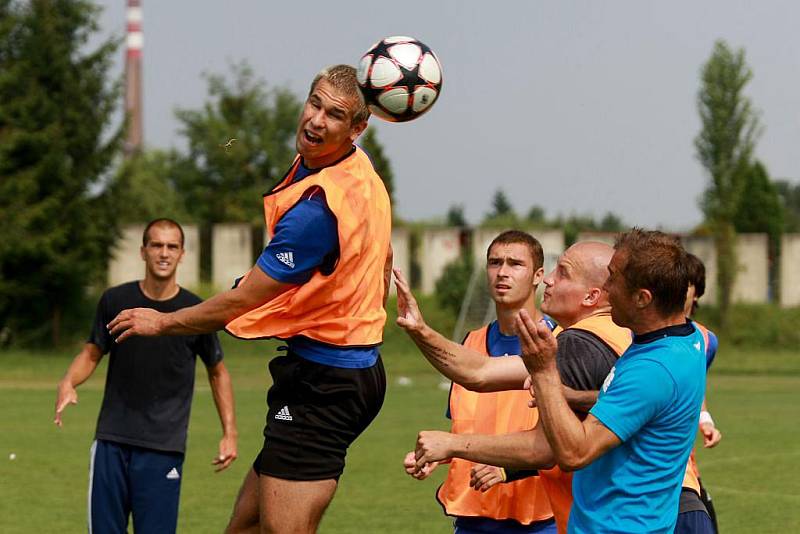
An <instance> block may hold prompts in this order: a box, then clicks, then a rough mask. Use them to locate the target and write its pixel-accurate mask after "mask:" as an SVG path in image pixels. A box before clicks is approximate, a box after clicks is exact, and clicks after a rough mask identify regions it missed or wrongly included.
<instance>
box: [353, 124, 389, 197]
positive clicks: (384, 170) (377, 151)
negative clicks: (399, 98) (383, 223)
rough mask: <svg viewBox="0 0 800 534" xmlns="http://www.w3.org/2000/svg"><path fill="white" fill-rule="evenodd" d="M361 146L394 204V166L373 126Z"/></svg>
mask: <svg viewBox="0 0 800 534" xmlns="http://www.w3.org/2000/svg"><path fill="white" fill-rule="evenodd" d="M359 144H360V145H361V146H362V147H363V148H364V150H366V151H367V154H369V157H370V160H372V165H373V166H374V167H375V171H377V173H378V176H380V177H381V180H383V183H384V185H385V186H386V191H388V192H389V198H390V199H391V200H392V204H394V173H393V172H392V165H391V163H390V162H389V158H388V157H386V154H385V153H384V150H383V145H381V143H380V142H379V141H378V137H377V134H376V133H375V128H373V127H372V126H370V127H369V128H367V131H366V132H364V135H362V137H361V141H360V143H359Z"/></svg>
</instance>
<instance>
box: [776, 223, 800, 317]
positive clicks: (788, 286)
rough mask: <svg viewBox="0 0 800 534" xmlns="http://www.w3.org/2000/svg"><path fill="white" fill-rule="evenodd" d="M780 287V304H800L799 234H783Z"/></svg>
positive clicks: (786, 305) (785, 305)
mask: <svg viewBox="0 0 800 534" xmlns="http://www.w3.org/2000/svg"><path fill="white" fill-rule="evenodd" d="M780 288H781V289H780V291H781V305H782V306H784V307H789V306H800V234H784V236H783V240H782V244H781V280H780Z"/></svg>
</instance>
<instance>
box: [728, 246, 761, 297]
mask: <svg viewBox="0 0 800 534" xmlns="http://www.w3.org/2000/svg"><path fill="white" fill-rule="evenodd" d="M767 247H768V238H767V234H739V238H738V240H737V243H736V254H737V256H738V259H739V272H738V273H737V275H736V283H735V284H734V285H733V302H746V303H753V304H761V303H764V302H767V301H768V300H769V256H768V250H767Z"/></svg>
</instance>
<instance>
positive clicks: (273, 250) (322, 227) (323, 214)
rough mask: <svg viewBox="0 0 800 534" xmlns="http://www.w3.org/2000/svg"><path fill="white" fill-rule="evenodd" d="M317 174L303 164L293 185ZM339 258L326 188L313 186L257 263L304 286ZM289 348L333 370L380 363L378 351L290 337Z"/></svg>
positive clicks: (277, 229) (286, 280) (277, 277)
mask: <svg viewBox="0 0 800 534" xmlns="http://www.w3.org/2000/svg"><path fill="white" fill-rule="evenodd" d="M319 170H320V169H308V168H307V167H305V165H303V164H302V162H301V163H299V164H298V165H297V170H296V171H295V175H294V177H293V179H292V181H293V182H298V181H300V180H302V179H303V178H306V177H307V176H310V175H312V174H314V173H316V172H318V171H319ZM338 260H339V232H338V225H337V222H336V216H335V215H334V214H333V213H332V212H331V210H330V208H328V204H327V202H326V200H325V192H324V190H323V189H321V188H319V187H315V188H310V189H309V190H308V191H306V192H305V193H304V194H303V196H302V198H301V200H300V201H298V202H297V204H295V205H294V206H293V207H292V208H291V209H290V210H288V211H287V212H286V213H284V214H283V217H281V219H280V220H279V221H278V223H277V224H276V225H275V235H273V237H272V240H271V241H270V242H269V244H268V245H267V246H266V248H265V249H264V251H263V252H262V253H261V256H259V258H258V261H257V262H256V265H258V267H259V268H260V269H261V270H262V271H264V272H265V273H266V274H267V275H268V276H270V277H272V278H274V279H275V280H277V281H279V282H283V283H286V284H296V285H301V284H305V283H306V282H308V281H309V280H310V279H311V277H312V276H313V275H314V273H316V272H317V271H319V272H321V273H322V274H330V273H332V272H333V269H334V268H335V267H336V262H337V261H338ZM286 344H287V345H289V350H291V351H292V352H294V353H295V354H297V355H298V356H302V357H303V358H305V359H307V360H311V361H313V362H316V363H321V364H324V365H331V366H333V367H345V368H352V369H359V368H365V367H371V366H372V365H373V364H374V363H375V361H376V360H377V359H378V348H377V347H346V348H343V347H336V346H333V345H327V344H325V343H320V342H318V341H314V340H312V339H309V338H306V337H302V336H297V337H293V338H290V339H288V340H286Z"/></svg>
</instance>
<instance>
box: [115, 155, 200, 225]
mask: <svg viewBox="0 0 800 534" xmlns="http://www.w3.org/2000/svg"><path fill="white" fill-rule="evenodd" d="M179 157H180V156H179V155H178V154H176V153H175V152H171V151H170V152H165V151H163V150H146V151H142V152H138V153H136V154H135V155H134V156H133V157H132V158H131V159H129V160H127V161H125V162H124V163H123V164H122V165H121V166H120V168H119V170H118V172H117V175H116V177H115V178H114V181H113V182H112V184H111V186H110V187H109V195H110V197H111V199H112V204H113V205H114V206H116V213H117V221H118V222H120V223H142V222H146V221H150V220H152V219H155V218H156V217H169V218H171V219H175V220H176V221H178V222H180V223H188V222H192V221H193V218H192V215H191V213H190V211H189V210H187V209H186V206H185V204H184V203H183V198H182V196H181V193H180V192H179V191H178V190H177V187H176V185H175V180H174V172H175V168H176V165H178V163H177V161H178V159H179Z"/></svg>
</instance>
